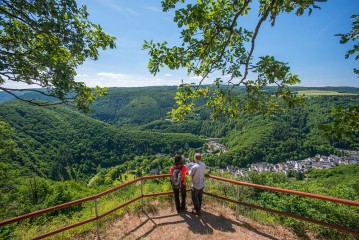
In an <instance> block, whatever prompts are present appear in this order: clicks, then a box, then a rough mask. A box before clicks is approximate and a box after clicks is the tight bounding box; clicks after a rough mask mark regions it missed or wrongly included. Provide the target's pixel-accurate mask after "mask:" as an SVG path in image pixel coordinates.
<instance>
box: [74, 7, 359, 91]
mask: <svg viewBox="0 0 359 240" xmlns="http://www.w3.org/2000/svg"><path fill="white" fill-rule="evenodd" d="M254 2H257V1H254ZM78 4H79V5H86V6H87V8H88V12H89V13H90V20H91V21H93V22H94V23H97V24H100V25H101V27H102V28H103V29H104V31H105V32H106V33H108V34H110V35H113V36H115V37H116V38H117V48H116V49H113V50H107V51H101V55H100V59H99V60H98V61H91V60H87V61H86V62H85V63H84V64H83V65H82V66H80V67H79V68H78V76H77V77H76V79H77V81H84V82H85V83H87V84H88V85H89V86H91V87H93V86H96V85H99V86H102V87H104V86H107V87H113V86H117V87H125V86H128V87H130V86H154V85H178V84H179V83H180V82H181V80H182V79H183V80H184V81H185V82H194V81H196V77H194V76H187V75H186V71H185V70H177V71H170V70H168V69H163V70H162V71H161V72H160V73H159V74H158V75H156V76H152V75H151V74H150V73H149V72H148V70H147V63H148V59H149V57H148V55H147V52H146V51H143V50H141V49H142V44H143V41H144V40H154V41H164V40H166V41H168V42H169V43H170V44H178V43H179V32H180V31H179V29H178V28H177V27H176V24H175V23H174V22H173V21H172V18H173V15H174V14H173V12H170V13H163V12H162V11H161V1H160V0H91V1H89V0H80V1H78ZM319 4H320V6H321V7H322V9H321V10H317V9H314V11H313V13H312V15H311V16H307V14H305V15H303V16H301V17H297V16H295V15H294V14H284V15H281V16H279V17H278V19H277V21H276V25H275V27H270V24H269V22H266V23H265V25H264V27H263V28H262V29H261V30H260V32H259V36H258V38H257V39H258V40H257V43H256V48H255V51H254V55H255V56H262V55H273V56H275V57H276V58H277V59H278V60H281V61H284V62H288V63H289V65H290V66H291V71H292V72H293V73H295V74H298V75H299V77H300V79H301V80H302V83H301V84H300V85H301V86H355V87H359V78H358V77H357V76H356V75H355V74H354V73H353V68H354V67H355V66H357V65H358V62H355V60H354V59H353V58H350V59H345V58H344V55H345V52H346V51H347V50H348V49H349V47H350V46H349V45H340V44H339V37H336V36H334V35H335V34H336V33H346V32H348V31H349V30H350V29H351V20H350V16H351V15H352V14H354V13H358V12H357V11H358V9H359V2H358V0H329V1H328V2H326V3H319ZM243 20H244V21H245V22H244V24H247V25H251V24H252V25H253V24H254V23H255V22H256V20H257V15H256V12H253V13H252V14H250V16H248V17H245V18H243Z"/></svg>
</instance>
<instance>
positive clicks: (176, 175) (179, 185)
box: [170, 155, 187, 212]
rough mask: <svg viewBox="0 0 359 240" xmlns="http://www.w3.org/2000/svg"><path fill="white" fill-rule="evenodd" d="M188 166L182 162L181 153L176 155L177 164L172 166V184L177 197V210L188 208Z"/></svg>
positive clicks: (181, 210)
mask: <svg viewBox="0 0 359 240" xmlns="http://www.w3.org/2000/svg"><path fill="white" fill-rule="evenodd" d="M186 173H187V167H186V166H184V165H183V163H182V157H181V156H180V155H176V156H175V165H174V166H172V167H171V168H170V174H172V176H171V184H172V188H173V193H174V197H175V203H176V209H177V212H183V211H185V210H186V178H185V175H186ZM180 192H181V197H182V199H181V200H182V201H181V202H180V198H179V193H180Z"/></svg>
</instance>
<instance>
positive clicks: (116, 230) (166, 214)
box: [74, 201, 311, 240]
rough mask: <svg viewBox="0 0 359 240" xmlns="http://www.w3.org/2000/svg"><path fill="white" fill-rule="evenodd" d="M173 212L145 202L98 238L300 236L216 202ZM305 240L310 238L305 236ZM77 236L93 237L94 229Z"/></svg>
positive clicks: (259, 239)
mask: <svg viewBox="0 0 359 240" xmlns="http://www.w3.org/2000/svg"><path fill="white" fill-rule="evenodd" d="M191 209H192V206H191V205H190V206H189V208H188V211H186V212H184V213H181V214H177V212H176V211H175V209H174V207H173V206H172V204H171V205H169V204H163V203H159V202H158V201H154V202H151V203H150V204H146V208H145V211H144V213H142V212H132V213H129V212H127V213H125V214H124V215H122V216H121V217H119V218H117V219H115V220H113V221H112V222H111V223H109V224H108V226H106V227H105V228H104V229H102V230H101V239H110V240H115V239H156V240H157V239H160V240H165V239H181V240H182V239H191V240H197V239H216V240H217V239H218V240H229V239H246V240H247V239H248V240H249V239H253V240H254V239H255V240H257V239H258V240H261V239H271V240H275V239H288V240H289V239H290V240H291V239H300V238H299V237H298V236H296V235H295V234H294V233H293V232H292V231H291V230H288V229H286V228H284V227H282V226H278V225H276V226H273V225H268V224H265V223H261V222H256V221H254V220H251V219H249V218H247V217H244V216H239V218H238V219H236V218H235V213H234V211H233V210H231V209H230V208H228V207H227V206H224V205H221V204H219V203H213V202H205V203H204V206H203V209H202V215H200V216H197V215H194V214H192V213H191V212H190V210H191ZM305 238H306V239H311V237H308V236H306V237H305ZM74 239H76V240H80V239H96V234H95V232H92V233H90V234H87V235H86V236H82V237H76V238H74Z"/></svg>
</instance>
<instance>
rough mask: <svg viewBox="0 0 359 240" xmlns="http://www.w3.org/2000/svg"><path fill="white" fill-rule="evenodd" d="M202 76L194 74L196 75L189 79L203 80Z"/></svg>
mask: <svg viewBox="0 0 359 240" xmlns="http://www.w3.org/2000/svg"><path fill="white" fill-rule="evenodd" d="M202 78H203V77H202V76H194V77H190V78H189V79H191V80H202Z"/></svg>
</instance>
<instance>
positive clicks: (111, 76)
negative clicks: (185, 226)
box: [97, 72, 127, 79]
mask: <svg viewBox="0 0 359 240" xmlns="http://www.w3.org/2000/svg"><path fill="white" fill-rule="evenodd" d="M97 76H103V77H110V78H115V79H119V78H124V77H126V76H127V75H126V74H121V73H106V72H100V73H97Z"/></svg>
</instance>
